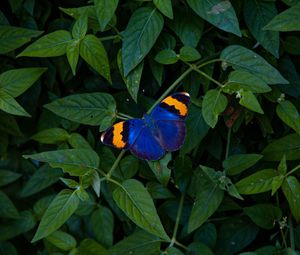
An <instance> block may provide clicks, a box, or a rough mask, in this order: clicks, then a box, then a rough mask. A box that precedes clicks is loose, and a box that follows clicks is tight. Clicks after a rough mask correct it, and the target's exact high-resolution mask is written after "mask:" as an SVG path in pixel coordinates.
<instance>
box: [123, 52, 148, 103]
mask: <svg viewBox="0 0 300 255" xmlns="http://www.w3.org/2000/svg"><path fill="white" fill-rule="evenodd" d="M118 67H119V70H120V73H121V76H122V78H123V80H124V82H125V84H126V86H127V90H128V92H129V94H130V95H131V97H132V98H133V100H134V101H135V102H137V97H138V92H139V87H140V82H141V77H142V72H143V68H144V61H142V62H141V63H139V64H138V65H137V66H136V67H135V68H134V69H133V70H132V71H130V73H129V74H128V75H127V76H126V77H125V76H124V70H123V63H122V52H121V51H119V53H118Z"/></svg>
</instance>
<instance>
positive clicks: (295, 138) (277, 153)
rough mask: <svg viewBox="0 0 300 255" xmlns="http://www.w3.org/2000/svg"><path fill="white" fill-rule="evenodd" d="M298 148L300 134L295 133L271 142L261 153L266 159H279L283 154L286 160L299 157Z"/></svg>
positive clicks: (299, 146) (299, 145)
mask: <svg viewBox="0 0 300 255" xmlns="http://www.w3.org/2000/svg"><path fill="white" fill-rule="evenodd" d="M299 148H300V136H299V135H297V134H296V133H295V134H290V135H287V136H284V137H281V138H279V139H277V140H275V141H273V142H271V143H270V144H268V145H267V146H266V147H265V148H264V150H263V151H262V154H263V155H264V159H265V160H268V161H280V160H281V158H282V156H283V155H284V154H285V156H286V159H287V160H297V159H300V154H299Z"/></svg>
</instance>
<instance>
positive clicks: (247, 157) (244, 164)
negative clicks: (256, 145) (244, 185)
mask: <svg viewBox="0 0 300 255" xmlns="http://www.w3.org/2000/svg"><path fill="white" fill-rule="evenodd" d="M262 157H263V156H262V155H259V154H238V155H232V156H229V157H228V158H227V159H225V160H224V161H223V167H224V169H225V172H226V173H227V174H228V175H235V174H239V173H241V172H243V171H244V170H246V169H247V168H249V167H251V166H253V165H254V164H256V163H257V162H258V161H259V160H260V159H261V158H262Z"/></svg>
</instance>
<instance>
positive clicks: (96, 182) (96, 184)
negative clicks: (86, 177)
mask: <svg viewBox="0 0 300 255" xmlns="http://www.w3.org/2000/svg"><path fill="white" fill-rule="evenodd" d="M91 185H92V188H93V190H94V191H95V193H96V195H97V197H100V191H101V179H100V176H99V174H98V172H97V171H96V170H95V171H93V180H92V184H91Z"/></svg>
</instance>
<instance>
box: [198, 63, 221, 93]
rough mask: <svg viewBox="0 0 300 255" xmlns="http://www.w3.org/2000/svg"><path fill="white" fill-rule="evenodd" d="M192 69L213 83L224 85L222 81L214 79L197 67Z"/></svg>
mask: <svg viewBox="0 0 300 255" xmlns="http://www.w3.org/2000/svg"><path fill="white" fill-rule="evenodd" d="M193 70H194V71H196V72H197V73H199V74H201V75H202V76H204V77H205V78H207V79H208V80H210V81H212V82H213V83H215V84H217V85H218V86H219V87H220V88H223V87H224V85H223V84H222V83H220V82H218V81H217V80H215V79H214V78H212V77H210V76H209V75H207V74H206V73H204V72H202V71H200V70H199V69H197V67H195V68H194V69H193Z"/></svg>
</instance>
